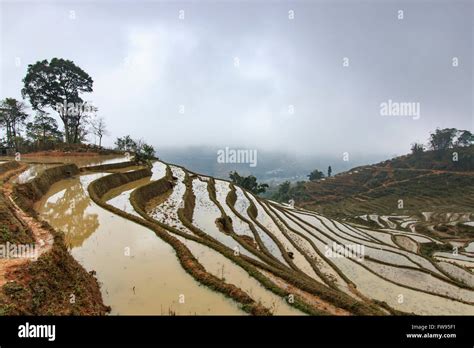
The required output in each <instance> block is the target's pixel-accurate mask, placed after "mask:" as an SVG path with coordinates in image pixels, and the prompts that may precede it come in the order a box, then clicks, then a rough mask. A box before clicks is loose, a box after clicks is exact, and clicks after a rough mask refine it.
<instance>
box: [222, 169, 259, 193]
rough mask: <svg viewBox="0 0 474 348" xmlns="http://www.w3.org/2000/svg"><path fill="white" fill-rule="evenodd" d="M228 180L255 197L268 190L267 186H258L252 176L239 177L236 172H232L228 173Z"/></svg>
mask: <svg viewBox="0 0 474 348" xmlns="http://www.w3.org/2000/svg"><path fill="white" fill-rule="evenodd" d="M229 178H230V180H231V181H232V183H234V184H235V185H238V186H240V187H241V188H243V189H245V190H248V191H250V192H252V193H254V194H257V195H258V194H261V193H264V192H265V191H266V190H267V188H268V185H267V184H259V183H258V182H257V178H256V177H255V176H253V175H249V176H241V175H240V174H239V173H237V172H236V171H233V172H230V173H229Z"/></svg>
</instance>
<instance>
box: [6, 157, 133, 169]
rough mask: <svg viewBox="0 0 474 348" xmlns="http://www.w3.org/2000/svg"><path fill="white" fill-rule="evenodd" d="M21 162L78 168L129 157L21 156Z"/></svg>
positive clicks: (8, 158)
mask: <svg viewBox="0 0 474 348" xmlns="http://www.w3.org/2000/svg"><path fill="white" fill-rule="evenodd" d="M14 160H15V158H14V157H1V158H0V161H14ZM21 161H22V162H26V163H32V162H38V163H56V164H57V163H73V164H76V165H77V166H78V167H84V166H95V165H99V164H111V163H118V162H124V161H128V159H127V157H125V156H122V155H107V156H30V155H23V156H21Z"/></svg>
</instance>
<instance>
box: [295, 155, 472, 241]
mask: <svg viewBox="0 0 474 348" xmlns="http://www.w3.org/2000/svg"><path fill="white" fill-rule="evenodd" d="M454 151H456V152H458V155H459V160H458V161H457V162H456V161H452V156H453V155H452V153H453V152H454ZM304 188H305V189H304V192H303V193H302V194H301V195H300V196H299V197H296V201H297V204H298V205H299V206H302V207H304V208H307V209H311V210H316V211H318V212H320V213H322V214H325V215H328V216H333V217H338V218H345V217H353V216H356V215H362V214H371V213H375V214H396V215H418V214H420V213H421V212H426V211H436V212H446V213H447V212H467V213H474V146H471V147H468V148H461V149H450V150H448V151H445V152H441V153H436V152H433V151H430V152H426V153H423V154H422V155H421V156H413V155H407V156H402V157H398V158H395V159H392V160H388V161H385V162H382V163H378V164H376V165H372V166H363V167H358V168H354V169H352V170H350V171H348V172H345V173H342V174H340V175H337V176H335V177H333V178H327V179H326V180H324V181H315V182H308V183H306V184H305V186H304ZM399 200H403V208H399V205H398V203H399ZM473 236H474V234H473Z"/></svg>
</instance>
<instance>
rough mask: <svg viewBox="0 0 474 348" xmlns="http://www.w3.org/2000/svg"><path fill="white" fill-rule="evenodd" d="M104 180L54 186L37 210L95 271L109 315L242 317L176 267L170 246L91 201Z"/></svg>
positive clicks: (231, 303) (88, 178) (230, 304)
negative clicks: (92, 189) (94, 186)
mask: <svg viewBox="0 0 474 348" xmlns="http://www.w3.org/2000/svg"><path fill="white" fill-rule="evenodd" d="M103 175H106V174H103V173H99V174H91V175H83V176H81V177H79V178H71V179H67V180H63V181H61V182H59V183H56V184H54V185H53V186H52V187H51V189H50V190H49V192H48V193H47V194H46V195H45V197H44V198H43V200H42V201H41V202H38V204H36V209H37V211H38V212H39V213H40V215H41V216H42V218H44V219H45V220H46V221H48V222H49V223H50V224H51V225H52V226H53V227H54V228H56V229H61V230H63V231H64V232H65V234H66V239H67V241H68V242H69V243H70V244H71V246H72V250H71V253H72V255H73V256H74V258H75V259H76V260H78V261H79V262H80V263H81V264H82V265H83V266H84V268H85V269H86V270H88V271H90V270H95V271H96V272H97V274H96V276H97V279H98V280H99V282H100V283H101V291H102V296H103V299H104V302H105V303H106V304H107V305H110V306H111V307H112V314H130V315H132V314H137V315H138V314H145V315H147V314H158V315H159V314H165V315H166V314H173V313H176V314H200V315H205V314H215V315H217V314H221V315H226V314H227V315H242V314H245V312H243V311H242V310H241V309H240V308H239V307H238V305H237V304H236V303H235V302H234V301H231V300H230V299H228V298H226V297H224V296H223V295H222V294H220V293H217V292H214V291H212V290H210V289H209V288H207V287H204V286H201V285H200V284H199V283H198V282H196V281H195V280H194V279H193V278H192V277H191V276H190V275H189V274H188V273H186V272H185V271H184V269H183V268H182V267H181V265H180V263H179V261H178V259H177V257H176V254H175V252H174V250H173V249H172V247H171V246H170V245H169V244H167V243H165V242H164V241H162V240H161V239H160V238H158V237H157V236H156V235H155V234H154V233H153V232H152V231H151V230H149V229H147V228H145V227H143V226H141V225H138V224H136V223H134V222H132V221H129V220H127V219H124V218H122V217H120V216H118V215H115V214H113V213H112V212H109V211H107V210H105V209H102V208H101V207H99V206H98V205H96V204H95V203H94V202H92V201H91V200H90V198H89V196H88V192H87V186H88V185H89V183H90V182H92V180H95V179H97V178H99V177H101V176H103ZM140 183H141V180H140V181H139V182H138V183H135V185H137V184H140ZM126 186H127V185H126ZM132 188H133V187H130V186H127V187H124V188H121V190H116V191H115V193H116V194H117V195H120V194H121V193H122V192H123V191H127V190H130V189H132ZM110 198H111V199H113V198H114V197H110Z"/></svg>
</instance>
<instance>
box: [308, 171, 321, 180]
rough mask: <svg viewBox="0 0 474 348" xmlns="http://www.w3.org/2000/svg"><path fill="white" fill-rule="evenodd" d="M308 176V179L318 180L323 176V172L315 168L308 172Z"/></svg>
mask: <svg viewBox="0 0 474 348" xmlns="http://www.w3.org/2000/svg"><path fill="white" fill-rule="evenodd" d="M308 178H309V180H310V181H314V180H319V179H322V178H324V173H323V172H321V171H319V170H317V169H315V170H313V171H312V172H311V173H309V175H308Z"/></svg>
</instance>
